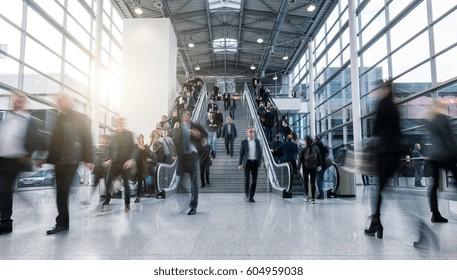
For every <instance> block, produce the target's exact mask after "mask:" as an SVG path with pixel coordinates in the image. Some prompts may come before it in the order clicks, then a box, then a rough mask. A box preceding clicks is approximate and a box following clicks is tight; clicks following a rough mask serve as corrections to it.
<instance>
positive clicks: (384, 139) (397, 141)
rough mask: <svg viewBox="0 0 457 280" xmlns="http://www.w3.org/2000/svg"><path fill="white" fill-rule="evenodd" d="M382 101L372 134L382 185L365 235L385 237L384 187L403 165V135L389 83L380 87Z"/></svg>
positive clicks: (374, 200) (373, 205) (373, 201)
mask: <svg viewBox="0 0 457 280" xmlns="http://www.w3.org/2000/svg"><path fill="white" fill-rule="evenodd" d="M379 94H380V95H381V100H380V102H379V104H378V107H377V111H376V118H375V122H374V129H373V135H374V136H376V137H378V145H377V147H376V165H377V166H376V171H377V174H378V177H379V187H378V189H377V191H376V194H375V195H374V199H372V205H371V206H372V209H371V211H372V215H371V216H370V218H369V220H370V225H369V227H368V228H367V229H365V231H364V232H365V234H366V235H370V236H374V235H375V234H376V236H377V237H378V238H382V236H383V226H382V224H381V218H380V216H381V204H382V194H381V193H382V190H383V188H384V186H385V185H386V183H387V180H388V178H389V177H392V176H393V175H394V173H395V171H396V170H397V168H398V167H399V165H400V157H401V155H402V153H403V149H402V145H401V144H402V143H401V139H402V134H401V131H400V112H399V111H398V109H397V107H396V106H395V104H394V102H393V92H392V88H391V86H390V83H389V84H387V85H385V86H383V87H381V88H380V90H379Z"/></svg>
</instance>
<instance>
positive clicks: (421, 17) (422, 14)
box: [390, 2, 427, 50]
mask: <svg viewBox="0 0 457 280" xmlns="http://www.w3.org/2000/svg"><path fill="white" fill-rule="evenodd" d="M425 4H426V3H425V2H422V4H420V5H419V6H417V7H416V8H415V9H414V10H413V11H411V12H410V13H409V14H408V15H407V16H406V17H405V18H403V19H402V20H401V21H400V22H399V23H398V24H396V25H395V26H394V27H393V28H392V29H391V32H390V36H391V40H392V41H391V42H392V50H395V49H396V48H398V47H399V46H400V45H401V44H403V43H404V42H405V41H407V40H408V39H410V38H411V37H413V36H414V35H416V34H417V33H418V32H419V31H420V30H421V29H423V28H425V27H426V26H427V7H426V5H425Z"/></svg>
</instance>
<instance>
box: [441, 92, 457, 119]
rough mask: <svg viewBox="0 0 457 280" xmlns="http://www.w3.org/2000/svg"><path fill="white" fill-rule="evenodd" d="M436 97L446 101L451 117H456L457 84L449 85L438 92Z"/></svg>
mask: <svg viewBox="0 0 457 280" xmlns="http://www.w3.org/2000/svg"><path fill="white" fill-rule="evenodd" d="M438 99H439V100H443V101H446V103H447V104H448V110H447V111H448V112H449V116H450V117H451V118H456V117H457V84H452V85H449V86H448V87H446V88H443V89H441V90H440V91H439V92H438Z"/></svg>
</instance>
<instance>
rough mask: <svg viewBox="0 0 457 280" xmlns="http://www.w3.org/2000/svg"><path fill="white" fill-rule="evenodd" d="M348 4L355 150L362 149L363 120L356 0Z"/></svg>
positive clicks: (351, 0) (350, 0)
mask: <svg viewBox="0 0 457 280" xmlns="http://www.w3.org/2000/svg"><path fill="white" fill-rule="evenodd" d="M348 4H349V5H348V14H349V48H350V53H351V57H350V59H351V95H352V126H353V131H354V132H353V133H354V151H360V150H361V149H362V122H361V119H360V91H359V62H358V54H357V52H358V50H357V21H356V13H355V0H349V1H348Z"/></svg>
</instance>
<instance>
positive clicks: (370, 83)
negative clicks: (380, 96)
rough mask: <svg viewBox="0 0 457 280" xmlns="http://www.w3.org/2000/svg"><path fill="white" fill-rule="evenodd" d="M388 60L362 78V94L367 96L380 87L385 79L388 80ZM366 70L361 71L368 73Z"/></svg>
mask: <svg viewBox="0 0 457 280" xmlns="http://www.w3.org/2000/svg"><path fill="white" fill-rule="evenodd" d="M387 67H388V66H387V59H384V60H383V61H382V62H381V63H379V64H378V65H377V66H376V67H374V68H371V69H370V70H369V71H368V72H366V73H364V74H363V75H362V76H361V77H360V85H361V88H360V92H361V93H362V94H365V93H367V92H369V91H371V90H372V89H374V88H376V87H378V86H379V85H380V84H381V83H382V81H383V80H384V79H387V78H388V76H389V75H388V69H387ZM365 69H366V68H365V67H363V68H361V71H364V72H365V71H366V70H365Z"/></svg>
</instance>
